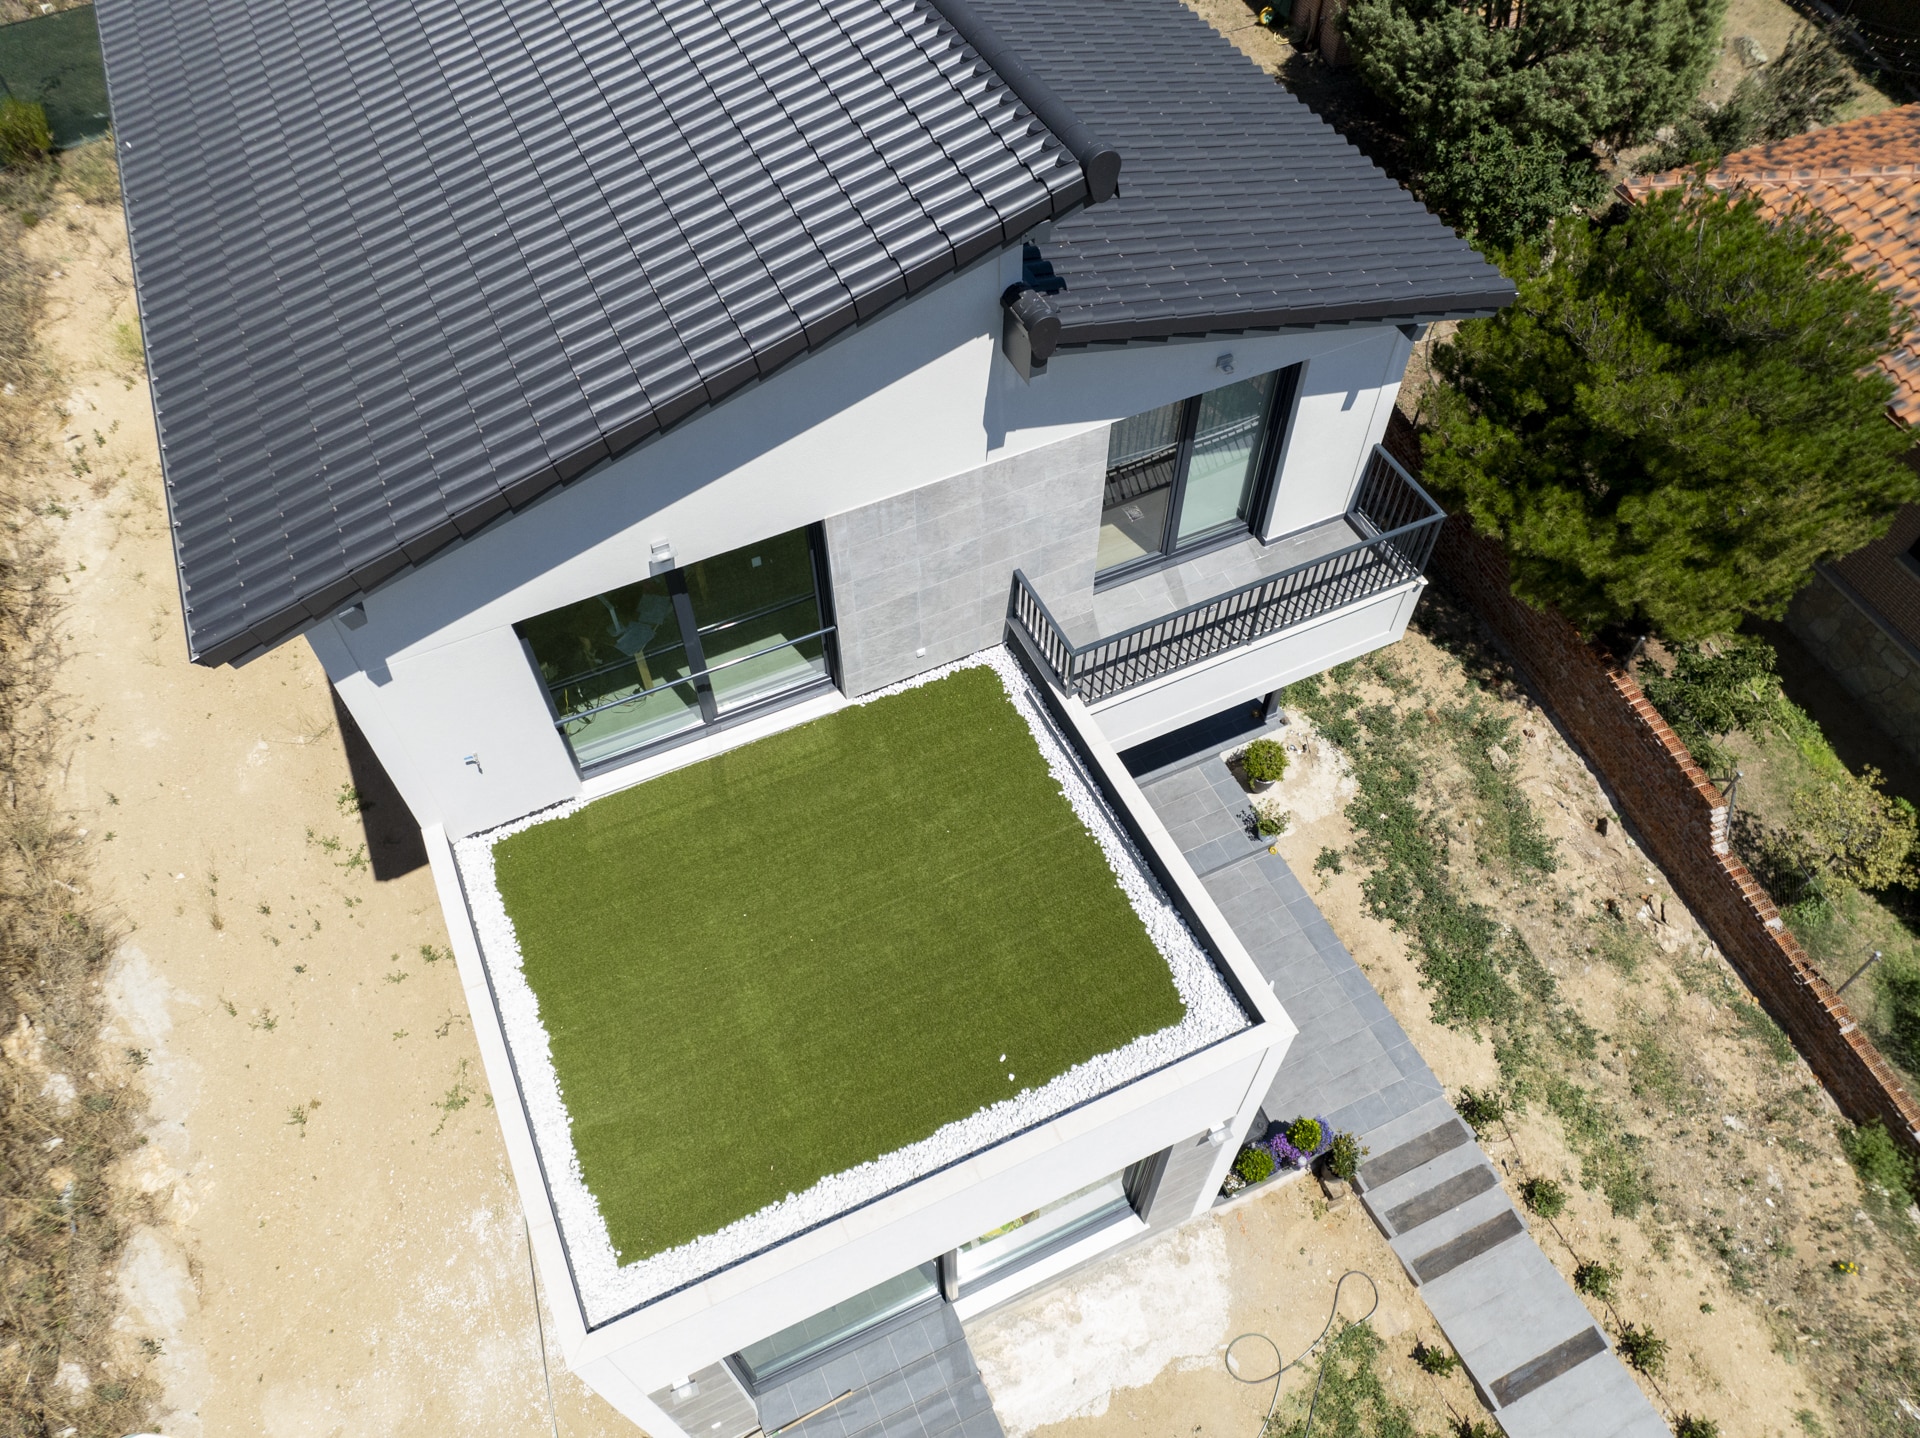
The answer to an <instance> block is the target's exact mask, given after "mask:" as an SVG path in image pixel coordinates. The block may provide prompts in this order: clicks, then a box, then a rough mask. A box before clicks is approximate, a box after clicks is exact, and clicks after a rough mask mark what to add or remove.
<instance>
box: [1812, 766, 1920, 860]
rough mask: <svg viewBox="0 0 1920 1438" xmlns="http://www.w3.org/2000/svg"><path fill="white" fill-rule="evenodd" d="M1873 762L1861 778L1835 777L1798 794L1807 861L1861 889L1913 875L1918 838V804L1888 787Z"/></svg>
mask: <svg viewBox="0 0 1920 1438" xmlns="http://www.w3.org/2000/svg"><path fill="white" fill-rule="evenodd" d="M1884 785H1885V780H1884V779H1882V777H1881V775H1880V771H1879V770H1878V769H1875V768H1873V767H1872V766H1871V765H1869V766H1868V767H1867V768H1866V769H1865V770H1864V771H1862V773H1861V774H1860V776H1859V777H1858V778H1856V777H1854V776H1853V775H1852V774H1848V775H1847V776H1846V777H1845V778H1844V779H1838V780H1829V781H1828V782H1826V783H1824V784H1816V785H1814V786H1813V787H1812V788H1809V789H1802V790H1800V791H1799V792H1798V793H1796V794H1795V795H1794V796H1793V800H1792V811H1793V820H1794V825H1795V827H1796V828H1797V829H1798V830H1799V838H1800V840H1801V842H1802V844H1803V845H1804V846H1805V852H1806V857H1807V860H1808V861H1809V863H1810V864H1811V865H1813V866H1814V867H1816V868H1817V869H1818V870H1819V871H1820V872H1821V873H1822V874H1824V875H1826V876H1827V877H1828V878H1830V879H1833V880H1835V881H1836V882H1838V883H1842V884H1846V885H1848V886H1850V887H1852V888H1856V889H1885V888H1890V887H1892V886H1893V885H1895V884H1903V883H1906V882H1908V881H1909V880H1910V879H1911V878H1912V877H1913V870H1912V867H1911V865H1910V864H1909V862H1908V860H1909V858H1910V856H1911V854H1912V852H1913V846H1914V840H1915V837H1916V828H1917V827H1920V826H1917V825H1916V819H1915V814H1914V809H1913V805H1911V804H1909V803H1908V802H1907V801H1906V800H1905V799H1902V798H1900V797H1899V796H1897V795H1893V794H1888V793H1886V792H1885V788H1884Z"/></svg>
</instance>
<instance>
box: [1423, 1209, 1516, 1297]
mask: <svg viewBox="0 0 1920 1438" xmlns="http://www.w3.org/2000/svg"><path fill="white" fill-rule="evenodd" d="M1516 1238H1521V1239H1527V1241H1528V1242H1532V1240H1531V1238H1529V1237H1528V1235H1527V1226H1526V1225H1525V1224H1524V1223H1522V1222H1521V1221H1520V1215H1519V1214H1517V1213H1515V1212H1514V1211H1513V1209H1512V1208H1511V1207H1508V1208H1506V1209H1503V1210H1502V1211H1501V1212H1499V1213H1496V1214H1495V1215H1494V1216H1493V1217H1492V1218H1489V1219H1488V1220H1487V1221H1486V1222H1484V1223H1481V1224H1477V1225H1476V1226H1474V1227H1473V1228H1470V1229H1468V1230H1467V1231H1466V1232H1465V1233H1463V1234H1461V1235H1460V1236H1459V1237H1457V1238H1451V1239H1448V1240H1447V1241H1446V1242H1445V1243H1442V1244H1441V1245H1439V1247H1437V1248H1433V1249H1429V1250H1428V1251H1427V1252H1426V1253H1423V1254H1421V1255H1420V1256H1419V1257H1418V1258H1416V1259H1414V1260H1413V1261H1412V1262H1411V1263H1409V1264H1408V1265H1407V1266H1408V1267H1409V1268H1410V1269H1411V1270H1412V1271H1413V1281H1414V1282H1415V1283H1419V1284H1427V1283H1431V1282H1433V1280H1434V1279H1436V1278H1444V1277H1446V1276H1447V1275H1448V1274H1449V1273H1452V1272H1453V1271H1454V1269H1456V1268H1458V1267H1460V1266H1461V1265H1462V1264H1465V1263H1471V1262H1472V1261H1473V1260H1474V1259H1476V1258H1478V1257H1479V1256H1480V1255H1481V1254H1483V1253H1487V1252H1490V1251H1491V1250H1492V1249H1494V1248H1497V1247H1498V1246H1499V1245H1501V1244H1503V1243H1507V1242H1510V1241H1511V1240H1513V1239H1516Z"/></svg>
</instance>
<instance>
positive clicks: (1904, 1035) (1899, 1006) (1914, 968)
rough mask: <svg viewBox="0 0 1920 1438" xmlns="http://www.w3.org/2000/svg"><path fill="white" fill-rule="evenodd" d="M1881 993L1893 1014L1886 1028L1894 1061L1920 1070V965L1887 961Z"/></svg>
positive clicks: (1910, 960)
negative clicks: (1895, 1059)
mask: <svg viewBox="0 0 1920 1438" xmlns="http://www.w3.org/2000/svg"><path fill="white" fill-rule="evenodd" d="M1880 992H1881V993H1883V994H1885V995H1886V998H1887V1007H1888V1009H1889V1010H1890V1011H1891V1012H1890V1013H1889V1015H1888V1020H1887V1028H1888V1031H1889V1037H1890V1038H1891V1039H1892V1040H1893V1042H1892V1044H1891V1045H1890V1047H1891V1048H1892V1049H1893V1051H1894V1055H1895V1057H1897V1058H1899V1059H1900V1060H1901V1061H1902V1062H1904V1063H1905V1064H1906V1066H1907V1067H1908V1068H1912V1069H1920V964H1916V963H1915V962H1914V961H1913V960H1912V959H1910V958H1906V957H1899V958H1892V959H1888V960H1887V961H1886V962H1885V963H1884V964H1883V965H1882V966H1881V969H1880Z"/></svg>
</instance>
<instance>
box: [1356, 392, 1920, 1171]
mask: <svg viewBox="0 0 1920 1438" xmlns="http://www.w3.org/2000/svg"><path fill="white" fill-rule="evenodd" d="M1395 419H1396V421H1399V422H1398V423H1396V425H1395V426H1394V429H1395V430H1396V431H1398V432H1397V433H1394V432H1390V434H1389V437H1388V444H1389V448H1391V449H1392V450H1393V451H1394V453H1395V456H1396V457H1397V458H1399V459H1400V460H1401V462H1402V463H1408V462H1409V455H1411V456H1412V458H1413V459H1415V460H1417V458H1418V452H1417V446H1416V445H1414V444H1412V443H1410V441H1411V440H1412V438H1413V437H1412V435H1411V433H1410V432H1408V431H1407V430H1406V427H1405V424H1404V421H1400V419H1399V416H1398V415H1396V416H1395ZM1414 467H1415V466H1414V465H1412V464H1409V468H1414ZM1429 572H1430V573H1431V574H1432V575H1433V577H1434V578H1436V579H1438V580H1439V581H1440V582H1441V583H1442V584H1444V585H1445V586H1446V587H1447V588H1448V589H1450V590H1452V591H1453V592H1454V594H1456V595H1457V596H1459V597H1460V598H1461V599H1462V600H1464V601H1465V602H1466V603H1468V604H1469V605H1471V606H1472V607H1473V609H1474V610H1475V611H1476V612H1477V613H1478V614H1479V615H1480V617H1481V618H1482V619H1483V620H1484V621H1485V622H1486V623H1487V625H1488V627H1489V628H1491V629H1492V630H1493V632H1494V634H1495V636H1496V637H1497V638H1498V639H1499V641H1500V643H1501V645H1502V647H1503V648H1505V649H1506V651H1507V653H1508V655H1509V656H1510V657H1511V658H1512V659H1513V661H1514V662H1515V664H1517V665H1518V666H1519V668H1520V669H1521V670H1522V671H1523V672H1524V673H1525V675H1526V676H1527V678H1528V679H1529V680H1530V681H1531V682H1532V684H1533V687H1534V689H1535V691H1536V692H1537V693H1538V695H1539V697H1540V698H1541V699H1542V700H1543V701H1544V702H1545V703H1546V705H1547V707H1548V708H1550V709H1551V710H1552V711H1553V712H1554V714H1555V716H1556V717H1557V718H1558V719H1559V721H1560V723H1561V724H1562V726H1563V727H1564V728H1565V729H1566V731H1567V733H1568V734H1569V735H1570V736H1571V737H1572V738H1573V740H1574V742H1575V743H1577V744H1579V746H1580V747H1581V748H1582V749H1583V750H1584V751H1585V752H1586V756H1587V759H1588V761H1589V762H1590V763H1591V764H1592V765H1593V767H1594V768H1595V769H1596V770H1597V771H1598V772H1599V774H1600V776H1601V778H1602V779H1604V780H1605V781H1606V783H1607V785H1608V787H1609V788H1610V789H1611V790H1612V791H1613V794H1614V796H1615V799H1616V801H1617V802H1618V803H1619V805H1620V809H1621V813H1622V815H1623V816H1624V817H1625V818H1626V819H1627V820H1628V821H1629V822H1630V823H1631V824H1632V825H1633V826H1634V828H1635V830H1637V831H1638V837H1639V839H1640V842H1641V844H1642V845H1643V846H1644V847H1645V849H1646V851H1647V853H1648V854H1649V855H1651V856H1652V858H1653V860H1654V862H1655V863H1657V864H1658V865H1659V866H1660V868H1661V869H1662V871H1663V872H1664V873H1665V874H1666V876H1667V879H1668V881H1669V882H1670V883H1672V885H1673V887H1674V890H1675V892H1676V893H1678V894H1679V896H1680V897H1681V898H1682V899H1683V900H1685V901H1686V904H1687V906H1688V907H1689V908H1690V909H1692V910H1693V912H1694V914H1695V915H1696V916H1697V917H1698V918H1699V919H1700V921H1701V923H1703V924H1704V925H1705V926H1706V929H1707V932H1708V933H1709V934H1711V935H1712V936H1713V940H1714V942H1715V943H1717V944H1718V945H1719V946H1720V949H1721V952H1723V953H1724V954H1725V955H1726V956H1727V959H1728V961H1729V962H1731V963H1732V964H1733V966H1734V967H1735V968H1736V969H1738V970H1739V971H1740V974H1741V976H1742V977H1743V978H1744V979H1745V980H1746V981H1747V984H1748V986H1749V987H1750V988H1751V989H1752V990H1753V992H1754V993H1755V994H1756V995H1757V996H1758V997H1759V999H1760V1001H1761V1003H1763V1004H1764V1005H1765V1006H1766V1009H1767V1012H1769V1013H1770V1014H1772V1015H1773V1017H1774V1019H1775V1021H1776V1022H1777V1023H1779V1025H1780V1027H1781V1028H1783V1029H1785V1030H1786V1032H1787V1034H1788V1035H1789V1036H1790V1037H1791V1038H1792V1039H1793V1042H1794V1046H1795V1047H1796V1048H1798V1049H1799V1051H1800V1053H1801V1054H1802V1055H1803V1056H1804V1057H1805V1058H1806V1060H1807V1063H1808V1064H1809V1065H1810V1066H1811V1067H1812V1069H1813V1071H1814V1073H1815V1074H1816V1075H1817V1076H1818V1077H1819V1079H1820V1081H1821V1083H1823V1084H1825V1085H1826V1087H1827V1090H1828V1092H1829V1093H1831V1094H1832V1095H1833V1097H1834V1100H1835V1102H1837V1103H1838V1104H1839V1105H1840V1109H1841V1112H1843V1113H1844V1114H1846V1115H1847V1117H1848V1118H1850V1119H1852V1120H1853V1121H1854V1122H1855V1123H1865V1122H1867V1121H1868V1120H1870V1119H1874V1118H1879V1119H1881V1120H1883V1121H1884V1122H1885V1123H1886V1126H1887V1131H1888V1132H1889V1133H1891V1134H1893V1135H1894V1136H1895V1138H1897V1139H1899V1140H1900V1141H1901V1142H1902V1143H1904V1144H1905V1146H1906V1147H1907V1149H1908V1150H1909V1151H1910V1152H1913V1153H1914V1154H1916V1155H1920V1103H1916V1102H1915V1101H1914V1098H1913V1096H1912V1095H1911V1094H1910V1093H1908V1092H1907V1090H1906V1087H1905V1085H1903V1084H1902V1083H1901V1082H1900V1079H1899V1078H1898V1077H1897V1076H1896V1075H1895V1074H1894V1072H1893V1070H1892V1069H1891V1068H1890V1067H1889V1066H1888V1064H1887V1061H1886V1059H1885V1058H1884V1057H1882V1056H1881V1054H1880V1052H1879V1051H1878V1050H1877V1049H1876V1048H1875V1047H1874V1046H1873V1043H1872V1042H1871V1041H1870V1040H1869V1039H1868V1038H1867V1036H1866V1035H1865V1034H1864V1033H1863V1032H1861V1030H1860V1027H1859V1025H1858V1024H1857V1023H1856V1022H1855V1020H1854V1018H1853V1015H1852V1014H1851V1013H1849V1012H1848V1010H1847V1006H1846V1004H1845V1003H1844V1002H1842V1001H1841V1000H1840V998H1839V997H1838V996H1837V995H1836V994H1835V993H1834V992H1833V988H1832V986H1831V985H1829V984H1828V983H1827V981H1826V980H1825V979H1823V978H1822V977H1821V976H1820V974H1819V973H1818V972H1817V971H1816V970H1815V969H1814V967H1813V965H1812V963H1811V962H1809V960H1808V959H1807V955H1806V952H1805V951H1804V950H1803V949H1802V948H1801V947H1800V945H1799V944H1798V943H1796V942H1795V941H1794V939H1793V937H1792V935H1790V934H1788V933H1787V932H1786V930H1785V927H1784V926H1783V925H1782V924H1781V922H1780V914H1779V911H1778V910H1777V909H1776V908H1775V907H1774V904H1773V900H1772V899H1771V898H1769V897H1768V895H1767V892H1766V891H1765V890H1764V889H1762V888H1761V887H1760V885H1759V884H1758V883H1757V882H1755V880H1754V878H1753V876H1752V875H1751V874H1749V873H1748V872H1747V867H1746V865H1744V864H1742V863H1741V862H1740V860H1739V859H1738V858H1736V857H1735V856H1734V855H1733V853H1732V852H1731V850H1730V847H1729V845H1728V842H1727V822H1728V811H1727V801H1726V799H1725V798H1724V797H1723V796H1722V795H1721V793H1720V791H1719V790H1718V789H1717V788H1715V787H1714V785H1713V784H1711V783H1710V782H1709V781H1708V779H1707V776H1706V775H1705V774H1704V773H1702V772H1701V770H1700V768H1699V766H1698V765H1696V764H1695V763H1694V762H1693V759H1692V756H1691V755H1689V754H1688V753H1687V749H1686V746H1685V745H1683V744H1682V743H1681V742H1680V741H1679V740H1678V739H1677V738H1675V737H1674V733H1673V731H1672V730H1671V729H1669V728H1668V727H1667V722H1666V720H1664V719H1662V718H1661V717H1660V715H1659V713H1658V711H1656V710H1655V709H1654V707H1653V705H1651V704H1650V703H1648V702H1647V699H1646V696H1645V695H1643V694H1642V693H1641V692H1640V686H1639V685H1638V684H1636V683H1635V682H1634V681H1633V679H1632V677H1631V676H1629V675H1628V674H1627V673H1626V672H1625V671H1624V670H1622V669H1621V668H1620V667H1619V666H1618V665H1617V664H1615V663H1614V662H1613V661H1612V660H1611V659H1610V658H1608V657H1607V656H1605V655H1603V654H1601V653H1599V652H1597V651H1596V650H1595V649H1594V648H1593V647H1592V646H1591V645H1589V644H1587V643H1586V642H1585V641H1584V640H1583V639H1581V637H1580V635H1579V632H1578V631H1577V630H1575V629H1574V627H1573V626H1572V625H1571V624H1569V623H1567V621H1566V620H1564V619H1562V618H1561V617H1560V616H1559V615H1558V614H1555V613H1552V612H1551V611H1543V610H1538V609H1533V608H1531V607H1529V606H1528V605H1526V604H1523V603H1521V602H1520V601H1519V600H1518V599H1515V598H1514V597H1513V594H1512V592H1511V590H1510V589H1509V587H1508V579H1507V563H1506V556H1505V555H1504V554H1503V553H1502V552H1501V550H1500V547H1499V546H1498V545H1497V544H1495V543H1493V542H1492V541H1490V540H1487V539H1484V538H1482V537H1480V536H1479V535H1477V534H1475V533H1474V532H1473V530H1472V529H1471V527H1470V526H1469V525H1467V523H1466V522H1465V521H1463V520H1460V519H1450V520H1448V521H1447V523H1446V526H1445V529H1444V531H1443V532H1442V535H1441V539H1440V543H1439V546H1438V547H1437V549H1436V550H1435V553H1434V557H1433V563H1432V565H1431V566H1430V571H1429Z"/></svg>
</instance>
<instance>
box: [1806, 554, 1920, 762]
mask: <svg viewBox="0 0 1920 1438" xmlns="http://www.w3.org/2000/svg"><path fill="white" fill-rule="evenodd" d="M1914 583H1915V585H1916V587H1920V579H1916V580H1915V581H1914ZM1787 627H1788V628H1790V629H1791V630H1793V632H1794V633H1795V634H1796V635H1798V636H1799V637H1800V640H1801V642H1802V643H1804V644H1805V645H1806V646H1807V648H1808V649H1809V650H1810V651H1812V652H1813V653H1814V654H1815V655H1817V656H1819V659H1820V662H1821V664H1822V665H1824V666H1825V667H1826V668H1827V670H1828V671H1829V672H1830V673H1832V675H1833V677H1834V678H1836V679H1838V680H1839V681H1840V682H1841V683H1842V684H1843V685H1845V686H1846V688H1847V691H1848V692H1849V693H1851V694H1852V695H1853V697H1854V698H1856V699H1858V700H1859V701H1860V705H1861V707H1862V708H1863V709H1865V710H1866V713H1867V717H1868V718H1869V719H1871V720H1872V721H1873V723H1874V724H1876V725H1877V726H1879V728H1880V729H1881V730H1882V732H1884V733H1885V734H1886V735H1887V737H1888V738H1890V739H1892V740H1893V741H1894V742H1895V743H1897V744H1899V746H1900V747H1901V748H1902V749H1904V750H1906V751H1907V753H1909V754H1911V755H1912V756H1913V757H1914V758H1915V759H1916V760H1920V647H1916V646H1915V645H1914V643H1913V641H1912V640H1910V639H1908V638H1907V637H1906V635H1904V634H1903V633H1901V632H1900V630H1899V629H1897V628H1896V627H1895V626H1894V625H1893V623H1892V622H1891V621H1890V620H1889V619H1888V618H1887V617H1886V616H1885V615H1884V614H1883V613H1881V612H1880V610H1879V609H1878V608H1877V607H1876V606H1874V605H1872V604H1870V603H1868V602H1867V600H1866V599H1865V598H1864V597H1863V596H1862V595H1861V594H1860V593H1859V592H1858V591H1857V590H1855V589H1854V587H1853V586H1852V585H1851V584H1849V583H1848V582H1847V580H1846V578H1845V577H1844V576H1843V575H1842V574H1841V573H1839V572H1837V571H1836V570H1835V569H1834V568H1832V567H1829V566H1827V565H1821V566H1820V567H1819V568H1818V569H1816V570H1815V571H1814V575H1813V578H1812V580H1810V581H1809V582H1808V584H1807V586H1806V588H1804V589H1802V590H1801V591H1800V592H1799V593H1798V594H1796V595H1795V596H1794V598H1793V605H1792V607H1791V608H1789V609H1788V610H1787Z"/></svg>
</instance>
